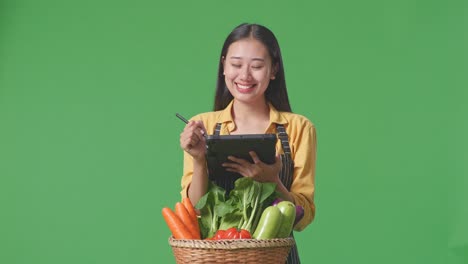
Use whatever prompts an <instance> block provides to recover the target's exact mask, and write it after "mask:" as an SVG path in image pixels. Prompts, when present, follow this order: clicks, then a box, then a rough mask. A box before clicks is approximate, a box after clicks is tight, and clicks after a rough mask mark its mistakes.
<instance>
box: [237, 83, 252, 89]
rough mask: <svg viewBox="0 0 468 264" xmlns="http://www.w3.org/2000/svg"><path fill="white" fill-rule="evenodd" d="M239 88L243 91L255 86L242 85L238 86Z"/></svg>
mask: <svg viewBox="0 0 468 264" xmlns="http://www.w3.org/2000/svg"><path fill="white" fill-rule="evenodd" d="M237 86H239V88H241V89H249V88H252V87H253V86H254V85H253V84H252V85H242V84H237Z"/></svg>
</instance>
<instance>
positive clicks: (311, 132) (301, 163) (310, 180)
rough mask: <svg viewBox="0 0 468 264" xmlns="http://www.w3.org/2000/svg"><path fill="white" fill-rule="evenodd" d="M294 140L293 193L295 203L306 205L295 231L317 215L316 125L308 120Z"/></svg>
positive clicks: (299, 229)
mask: <svg viewBox="0 0 468 264" xmlns="http://www.w3.org/2000/svg"><path fill="white" fill-rule="evenodd" d="M301 127H303V128H302V129H299V130H298V131H297V132H298V133H297V137H296V139H294V140H293V142H294V149H295V150H294V151H293V155H294V156H293V159H294V174H293V182H292V185H291V195H292V196H293V197H294V203H295V204H296V205H301V206H302V207H304V217H303V218H302V220H301V221H299V222H298V223H297V224H296V225H295V226H294V230H295V231H302V230H303V229H304V228H305V227H306V226H307V225H309V224H310V223H311V222H312V220H314V217H315V204H314V192H315V160H316V151H317V137H316V131H315V127H314V125H313V124H312V123H310V122H308V123H307V125H304V126H301Z"/></svg>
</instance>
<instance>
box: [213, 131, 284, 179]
mask: <svg viewBox="0 0 468 264" xmlns="http://www.w3.org/2000/svg"><path fill="white" fill-rule="evenodd" d="M276 140H277V138H276V134H247V135H218V136H207V138H206V145H207V153H206V160H207V163H208V164H207V165H208V174H209V178H210V179H211V180H214V179H216V178H219V177H235V178H239V177H241V175H239V174H237V173H232V172H228V171H226V169H225V168H224V167H222V166H221V164H222V163H224V162H232V161H230V160H228V159H227V157H228V156H235V157H238V158H241V159H245V160H247V161H249V162H253V160H252V157H250V155H249V151H255V153H257V155H258V157H259V158H260V160H261V161H262V162H264V163H267V164H273V163H275V155H276Z"/></svg>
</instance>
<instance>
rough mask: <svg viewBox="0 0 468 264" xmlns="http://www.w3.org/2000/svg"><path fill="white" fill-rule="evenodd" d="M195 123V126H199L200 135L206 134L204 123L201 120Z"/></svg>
mask: <svg viewBox="0 0 468 264" xmlns="http://www.w3.org/2000/svg"><path fill="white" fill-rule="evenodd" d="M196 123H197V127H198V128H200V133H201V134H202V135H206V128H205V125H204V124H203V121H201V120H198V121H196Z"/></svg>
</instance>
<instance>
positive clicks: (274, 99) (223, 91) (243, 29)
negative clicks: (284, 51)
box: [214, 23, 292, 112]
mask: <svg viewBox="0 0 468 264" xmlns="http://www.w3.org/2000/svg"><path fill="white" fill-rule="evenodd" d="M250 37H252V38H255V39H256V40H258V41H260V42H261V43H263V45H265V47H266V48H267V50H268V53H269V54H270V57H271V61H272V66H273V67H275V65H277V66H278V68H277V72H276V75H275V79H274V80H270V83H269V85H268V88H267V89H266V91H265V98H266V100H267V101H268V102H270V103H271V104H272V105H273V106H274V107H275V108H276V109H277V110H278V111H284V112H292V110H291V106H290V105H289V98H288V92H287V90H286V80H285V77H284V67H283V59H282V57H281V51H280V47H279V44H278V41H277V40H276V37H275V35H274V34H273V32H271V31H270V30H269V29H268V28H266V27H264V26H262V25H258V24H247V23H244V24H240V25H239V26H237V27H236V28H234V30H233V31H232V32H231V34H229V36H228V37H227V38H226V40H225V41H224V45H223V49H222V50H221V56H220V59H219V67H218V81H217V84H216V95H215V102H214V111H218V110H222V109H224V108H226V106H227V105H228V104H229V102H231V100H232V99H233V96H232V95H231V93H230V92H229V90H228V89H227V87H226V82H225V80H224V75H223V71H224V70H223V62H222V58H225V57H226V54H227V51H228V48H229V46H230V45H231V44H232V43H234V42H236V41H238V40H241V39H246V38H250Z"/></svg>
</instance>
